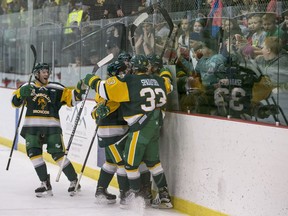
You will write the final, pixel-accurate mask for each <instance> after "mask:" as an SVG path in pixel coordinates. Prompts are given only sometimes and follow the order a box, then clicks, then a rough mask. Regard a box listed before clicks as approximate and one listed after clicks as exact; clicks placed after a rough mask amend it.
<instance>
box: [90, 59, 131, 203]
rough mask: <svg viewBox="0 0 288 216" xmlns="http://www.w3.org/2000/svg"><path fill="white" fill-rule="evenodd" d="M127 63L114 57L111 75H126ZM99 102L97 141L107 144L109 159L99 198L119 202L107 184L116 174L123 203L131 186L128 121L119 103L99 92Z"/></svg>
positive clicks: (95, 112) (103, 169) (102, 173)
mask: <svg viewBox="0 0 288 216" xmlns="http://www.w3.org/2000/svg"><path fill="white" fill-rule="evenodd" d="M126 69H127V66H126V65H125V63H124V61H115V62H113V63H111V64H109V65H108V67H107V70H108V76H110V77H112V76H122V77H123V76H124V75H125V70H126ZM95 101H96V103H97V105H96V106H95V107H94V109H93V110H92V113H91V115H92V118H93V119H96V123H97V125H98V130H97V138H98V145H99V147H101V148H105V156H106V161H105V163H104V164H103V166H102V167H101V170H100V176H99V179H98V184H97V189H96V193H95V197H96V202H97V203H99V204H101V203H107V204H113V203H115V202H116V195H114V194H111V193H109V192H108V191H107V188H108V186H109V184H110V182H111V180H112V178H113V176H114V174H115V172H116V173H117V180H118V184H119V189H120V203H121V201H122V199H123V197H124V195H125V193H126V192H127V191H128V190H129V182H128V178H127V174H126V171H125V168H124V160H123V150H124V147H125V141H126V137H127V133H128V130H129V128H128V125H127V122H126V121H125V120H124V119H123V117H122V114H121V111H120V109H118V108H119V107H120V103H119V102H114V101H109V100H108V101H106V100H105V99H103V98H102V97H100V95H99V94H98V93H96V96H95Z"/></svg>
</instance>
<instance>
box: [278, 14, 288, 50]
mask: <svg viewBox="0 0 288 216" xmlns="http://www.w3.org/2000/svg"><path fill="white" fill-rule="evenodd" d="M282 16H283V19H284V21H283V22H282V23H281V24H280V28H281V29H282V31H283V32H284V33H285V35H286V36H287V35H288V11H285V12H284V13H283V15H282ZM284 49H285V50H287V51H288V40H286V44H284Z"/></svg>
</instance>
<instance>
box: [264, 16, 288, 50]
mask: <svg viewBox="0 0 288 216" xmlns="http://www.w3.org/2000/svg"><path fill="white" fill-rule="evenodd" d="M276 18H277V17H276V14H274V13H266V14H264V15H263V16H262V21H263V28H264V31H265V32H266V37H278V38H279V39H281V41H282V45H283V46H285V45H286V44H287V33H285V32H284V31H283V30H282V29H281V28H280V27H279V26H277V19H276Z"/></svg>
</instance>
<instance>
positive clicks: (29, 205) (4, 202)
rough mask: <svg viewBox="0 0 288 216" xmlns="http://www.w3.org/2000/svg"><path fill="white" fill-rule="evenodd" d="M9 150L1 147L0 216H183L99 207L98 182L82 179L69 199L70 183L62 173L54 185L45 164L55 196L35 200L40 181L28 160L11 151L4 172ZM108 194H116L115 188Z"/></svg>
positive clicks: (170, 211)
mask: <svg viewBox="0 0 288 216" xmlns="http://www.w3.org/2000/svg"><path fill="white" fill-rule="evenodd" d="M9 154H10V149H9V148H7V147H5V146H2V145H0V164H1V168H0V216H46V215H47V216H48V215H49V216H79V215H81V216H102V215H103V216H144V215H145V216H146V215H147V216H148V215H149V216H162V215H165V216H183V215H184V214H181V213H179V212H178V211H176V210H173V209H167V210H166V209H165V210H161V209H152V208H145V209H141V208H140V207H137V208H135V209H134V208H133V209H129V210H125V209H121V208H120V207H119V200H117V203H116V204H112V205H98V204H95V202H94V193H95V188H96V184H97V182H96V181H95V180H93V179H91V178H88V177H85V176H83V177H82V179H81V186H82V190H81V192H80V193H79V194H78V195H76V196H74V197H70V196H69V194H68V192H67V189H68V187H69V181H68V180H67V179H66V176H65V175H64V174H62V175H61V178H60V181H59V182H55V179H56V175H57V173H58V170H59V169H58V167H57V166H55V165H52V164H50V163H47V165H48V171H49V173H50V175H51V184H52V187H53V193H54V196H52V197H45V198H37V197H35V194H34V190H35V188H37V187H38V186H39V185H40V181H39V180H38V177H37V175H36V172H35V171H34V168H33V166H32V163H31V162H30V160H29V158H28V157H27V156H26V155H25V154H23V153H21V152H18V151H14V152H13V156H12V160H11V164H10V167H9V170H8V171H6V165H7V162H8V158H9ZM109 192H112V193H114V194H118V190H117V189H116V188H113V187H110V188H109Z"/></svg>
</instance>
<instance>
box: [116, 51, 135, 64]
mask: <svg viewBox="0 0 288 216" xmlns="http://www.w3.org/2000/svg"><path fill="white" fill-rule="evenodd" d="M131 58H132V56H131V55H130V54H129V53H125V52H122V53H120V54H119V56H118V61H128V62H130V60H131Z"/></svg>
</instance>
